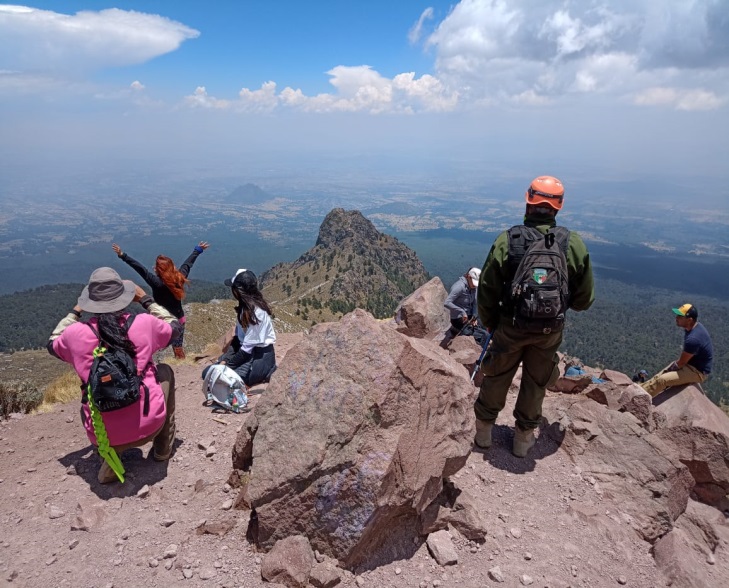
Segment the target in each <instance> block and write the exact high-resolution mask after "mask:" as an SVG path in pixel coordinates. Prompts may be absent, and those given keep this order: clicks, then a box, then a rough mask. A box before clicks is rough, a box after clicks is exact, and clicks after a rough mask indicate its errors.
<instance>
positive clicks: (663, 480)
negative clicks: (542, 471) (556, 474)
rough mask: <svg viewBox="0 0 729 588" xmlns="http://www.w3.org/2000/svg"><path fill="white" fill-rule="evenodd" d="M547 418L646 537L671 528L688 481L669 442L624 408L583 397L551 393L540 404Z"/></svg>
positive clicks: (579, 461)
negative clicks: (558, 426)
mask: <svg viewBox="0 0 729 588" xmlns="http://www.w3.org/2000/svg"><path fill="white" fill-rule="evenodd" d="M544 413H545V416H546V417H547V420H551V421H559V422H560V423H561V424H562V426H563V427H564V429H565V433H564V439H563V440H562V448H563V449H564V450H565V451H567V453H568V454H569V455H570V456H571V457H572V459H573V460H574V462H575V464H576V465H577V466H578V467H579V468H580V469H581V470H582V471H586V472H591V477H592V478H593V479H594V480H595V483H596V484H597V485H598V486H599V488H600V489H601V492H603V493H604V494H605V495H609V496H619V497H620V502H619V504H618V505H616V506H617V508H619V510H620V511H621V512H622V513H624V517H625V519H626V520H627V521H628V522H629V524H630V525H631V526H632V527H633V528H634V529H635V530H636V531H637V532H638V533H639V534H640V535H641V536H642V537H643V538H644V539H645V540H646V541H655V540H656V539H657V538H659V537H661V536H663V535H665V534H666V533H668V532H669V531H670V530H671V529H672V528H673V521H674V520H676V518H678V517H679V516H680V515H681V513H683V512H684V510H685V508H686V504H687V503H688V498H689V494H690V491H691V488H692V487H693V485H694V482H693V479H692V477H691V474H690V473H689V471H688V469H687V468H686V467H685V466H684V465H683V464H682V463H681V462H680V461H679V460H678V458H677V457H676V456H675V452H673V451H672V449H671V447H670V446H668V445H666V444H665V443H664V442H663V441H661V440H660V439H659V438H658V437H656V436H655V435H652V434H650V433H648V432H647V431H646V430H645V429H644V428H643V427H642V426H641V424H640V423H639V421H638V420H637V419H636V418H635V417H634V416H633V415H632V414H630V413H628V412H618V411H615V410H610V409H609V408H607V407H606V406H603V405H600V404H597V403H596V402H593V401H592V400H590V399H588V398H585V397H584V396H583V397H579V398H578V399H574V397H569V396H567V397H565V396H561V397H555V398H554V399H553V400H552V401H550V402H548V403H545V407H544Z"/></svg>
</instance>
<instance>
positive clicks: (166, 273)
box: [154, 255, 189, 300]
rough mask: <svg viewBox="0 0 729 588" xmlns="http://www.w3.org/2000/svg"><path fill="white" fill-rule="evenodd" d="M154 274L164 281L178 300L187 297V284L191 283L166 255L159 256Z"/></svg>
mask: <svg viewBox="0 0 729 588" xmlns="http://www.w3.org/2000/svg"><path fill="white" fill-rule="evenodd" d="M154 273H156V274H157V275H158V276H159V278H160V280H162V281H163V282H164V284H165V286H167V287H168V288H169V289H170V292H172V295H173V296H174V297H175V298H177V300H182V299H183V298H184V297H185V284H187V282H188V281H189V280H188V279H187V278H186V277H185V276H183V275H182V273H180V270H178V269H177V268H176V267H175V263H174V262H173V261H172V260H171V259H170V258H169V257H167V256H166V255H158V256H157V262H156V263H155V265H154Z"/></svg>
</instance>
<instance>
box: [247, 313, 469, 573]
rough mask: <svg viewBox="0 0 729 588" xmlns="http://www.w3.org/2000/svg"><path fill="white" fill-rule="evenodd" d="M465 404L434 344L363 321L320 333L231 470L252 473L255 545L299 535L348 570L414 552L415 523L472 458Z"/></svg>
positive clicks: (297, 355) (263, 408)
mask: <svg viewBox="0 0 729 588" xmlns="http://www.w3.org/2000/svg"><path fill="white" fill-rule="evenodd" d="M473 395H474V388H473V387H472V385H471V383H470V381H469V379H468V375H467V372H466V371H465V370H464V369H463V367H462V366H460V365H458V364H457V363H455V362H454V361H453V360H452V359H451V358H450V357H449V355H448V353H447V352H446V351H444V350H442V349H440V348H439V347H438V346H437V344H435V343H433V342H429V341H424V340H422V339H415V338H408V337H405V336H404V335H402V334H400V333H397V332H395V331H394V330H393V329H392V328H391V327H390V326H388V325H387V324H385V323H383V322H378V321H376V320H375V319H374V318H373V317H372V316H371V315H369V314H368V313H366V312H364V311H362V310H356V311H354V312H353V313H350V314H348V315H346V316H345V317H344V318H343V319H342V320H341V321H340V322H338V323H331V324H323V325H317V327H316V329H315V330H314V331H313V332H312V334H311V335H310V336H309V337H308V338H306V339H304V340H303V341H302V342H301V343H300V344H298V345H297V346H295V347H293V348H292V349H290V350H289V351H288V353H287V355H286V358H285V360H284V361H283V362H282V363H281V364H280V365H279V368H278V370H277V371H276V373H275V374H274V376H273V378H272V379H271V383H270V385H269V388H268V390H267V391H266V394H265V395H264V396H263V397H262V398H261V400H260V402H259V403H258V405H257V406H256V410H255V413H254V415H252V416H251V418H249V420H252V421H254V422H253V423H252V424H251V425H247V426H246V428H244V429H243V430H242V431H241V432H240V435H239V439H238V443H237V444H236V449H235V451H234V455H233V459H234V466H235V467H237V468H242V467H244V466H247V465H249V464H250V472H249V475H248V476H247V484H245V485H244V487H243V488H241V498H239V501H238V503H239V504H240V505H244V506H249V507H250V508H252V509H253V511H254V513H255V516H253V517H252V533H253V535H254V536H255V538H256V541H257V543H258V544H259V545H260V546H261V547H263V548H265V549H270V548H271V547H272V546H273V544H274V543H275V542H276V541H277V540H279V539H282V538H284V537H287V536H291V535H301V534H303V535H305V536H306V537H308V538H309V541H310V542H311V545H312V547H313V548H315V549H317V550H319V551H320V552H322V553H324V554H327V555H329V556H331V557H334V558H336V559H338V560H339V561H340V562H341V563H342V564H343V565H345V566H347V567H355V566H357V565H359V564H362V563H363V562H365V561H366V560H367V559H368V558H371V557H372V556H373V555H374V554H375V553H376V552H378V551H385V550H386V551H388V552H389V553H390V554H393V555H391V557H396V555H395V554H397V553H398V549H400V550H402V549H403V546H407V545H409V546H410V547H409V549H411V550H412V545H413V543H412V538H413V536H414V535H416V534H417V525H418V521H419V516H420V515H421V513H422V512H423V511H424V510H425V509H426V508H427V507H428V506H429V505H430V504H431V503H432V502H433V501H434V500H435V499H436V497H437V496H438V495H439V494H440V492H441V490H442V488H443V480H444V478H446V477H448V476H451V475H453V474H455V473H456V472H457V471H458V470H459V469H460V468H461V467H462V466H463V465H464V464H465V462H466V459H467V457H468V455H469V454H470V451H471V442H472V439H473V433H474V429H473V427H474V425H473V412H472V402H473ZM401 535H407V537H402V536H401ZM402 539H405V540H402ZM406 555H407V554H403V553H401V552H400V556H401V557H402V556H406Z"/></svg>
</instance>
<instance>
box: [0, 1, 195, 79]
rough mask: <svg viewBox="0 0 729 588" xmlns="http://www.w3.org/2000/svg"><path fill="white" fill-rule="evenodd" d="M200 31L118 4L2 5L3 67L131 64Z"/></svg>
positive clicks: (58, 70)
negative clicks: (84, 7) (66, 7)
mask: <svg viewBox="0 0 729 588" xmlns="http://www.w3.org/2000/svg"><path fill="white" fill-rule="evenodd" d="M199 34H200V33H199V32H198V31H196V30H194V29H191V28H189V27H187V26H185V25H183V24H181V23H179V22H176V21H173V20H170V19H168V18H165V17H162V16H158V15H154V14H144V13H141V12H135V11H128V10H120V9H117V8H110V9H107V10H101V11H99V12H92V11H81V12H77V13H76V14H73V15H69V14H61V13H58V12H53V11H50V10H39V9H36V8H29V7H25V6H10V5H0V69H5V68H7V69H12V70H15V71H18V72H28V73H30V72H33V73H34V74H37V73H38V72H46V73H48V74H51V75H55V76H57V77H63V76H64V75H69V74H73V73H85V72H88V71H94V70H97V69H101V68H104V67H111V66H125V65H133V64H138V63H143V62H145V61H148V60H150V59H152V58H154V57H158V56H159V55H163V54H165V53H169V52H170V51H174V50H175V49H177V48H178V47H179V46H180V45H181V44H182V42H183V41H185V40H187V39H194V38H196V37H198V36H199Z"/></svg>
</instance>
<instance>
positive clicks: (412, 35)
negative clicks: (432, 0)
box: [408, 6, 433, 45]
mask: <svg viewBox="0 0 729 588" xmlns="http://www.w3.org/2000/svg"><path fill="white" fill-rule="evenodd" d="M432 19H433V7H432V6H429V7H428V8H426V9H425V10H423V13H422V14H421V15H420V18H419V19H418V22H416V23H415V24H414V25H413V26H412V28H411V29H410V31H408V40H409V41H410V43H412V44H413V45H414V44H415V43H417V42H418V41H419V40H420V37H421V35H422V34H423V25H424V24H425V21H426V20H432Z"/></svg>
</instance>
